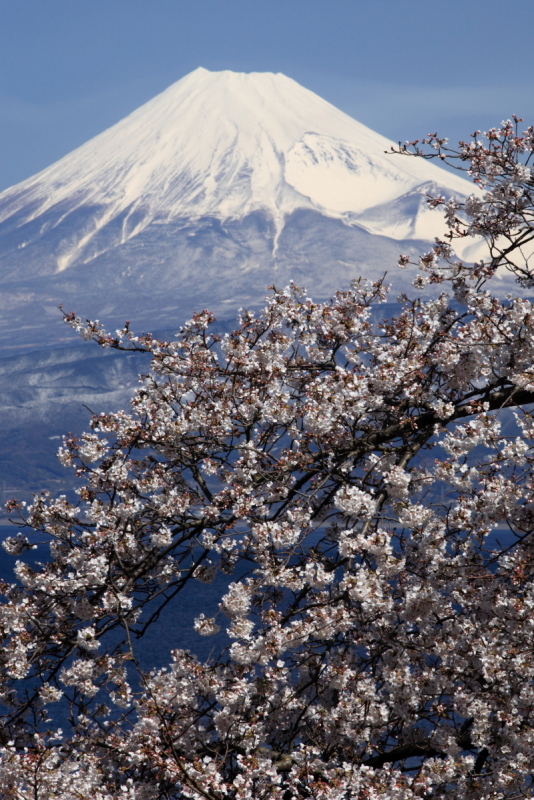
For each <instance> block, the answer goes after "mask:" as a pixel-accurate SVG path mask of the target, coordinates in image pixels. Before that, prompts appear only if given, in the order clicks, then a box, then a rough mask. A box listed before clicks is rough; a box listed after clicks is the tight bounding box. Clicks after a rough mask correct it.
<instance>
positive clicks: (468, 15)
mask: <svg viewBox="0 0 534 800" xmlns="http://www.w3.org/2000/svg"><path fill="white" fill-rule="evenodd" d="M533 40H534V0H499V2H497V1H496V0H485V1H484V2H480V1H479V0H448V1H446V2H435V1H434V0H427V2H422V0H413V1H412V2H410V0H405V2H397V0H366V1H365V2H360V0H87V2H85V1H84V0H0V190H2V189H4V188H6V187H7V186H9V185H11V184H13V183H16V182H18V181H20V180H23V179H24V178H26V177H28V176H30V175H32V174H33V173H35V172H37V171H38V170H40V169H43V168H44V167H46V166H48V164H50V163H52V162H53V161H55V160H56V159H58V158H60V157H61V156H63V155H65V154H66V153H67V152H69V151H70V150H72V149H73V148H74V147H77V146H78V145H80V144H82V143H83V142H85V141H87V139H89V138H91V137H92V136H94V135H96V134H97V133H100V132H101V131H102V130H104V129H105V128H107V127H109V126H110V125H112V124H113V123H115V122H117V121H118V120H119V119H121V118H122V117H123V116H125V115H126V114H128V113H129V112H130V111H132V110H133V109H134V108H136V107H137V106H139V105H141V104H142V103H144V102H146V101H147V100H149V99H150V98H151V97H153V96H154V95H155V94H157V93H158V92H160V91H162V90H163V89H165V88H166V87H167V86H169V85H170V84H171V83H174V81H176V80H178V79H179V78H181V77H182V76H183V75H185V74H186V73H188V72H190V71H191V70H192V69H195V68H196V67H198V66H203V67H206V68H207V69H213V70H218V69H233V70H239V71H245V72H249V71H256V70H259V71H262V70H268V71H272V72H284V73H285V74H286V75H289V76H290V77H292V78H294V79H295V80H297V81H299V82H300V83H302V84H303V85H304V86H307V87H308V88H310V89H312V90H313V91H315V92H317V93H318V94H320V95H322V96H323V97H325V98H326V99H327V100H329V101H330V102H332V103H334V104H335V105H337V106H339V107H340V108H342V109H343V110H344V111H346V112H347V113H349V114H351V115H352V116H354V117H356V118H357V119H358V120H360V121H361V122H363V123H365V124H366V125H369V126H370V127H372V128H374V129H375V130H377V131H379V132H380V133H383V134H385V135H386V136H389V137H390V138H392V139H394V140H398V139H406V138H415V137H416V136H421V135H424V134H426V133H428V132H429V131H430V130H436V129H437V130H439V131H440V132H442V133H443V134H444V135H449V136H450V138H451V139H452V138H455V139H458V138H460V137H467V136H468V135H469V134H470V133H471V131H472V129H474V128H475V127H479V128H483V129H485V128H487V127H490V126H491V125H493V124H497V123H498V122H499V121H500V120H501V119H502V118H503V117H509V116H510V115H511V114H513V113H516V114H519V115H520V116H523V117H524V118H525V122H527V121H528V122H534V90H533V88H532V87H533V77H532V76H533V66H534V45H533Z"/></svg>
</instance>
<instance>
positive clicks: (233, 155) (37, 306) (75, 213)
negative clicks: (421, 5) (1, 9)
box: [0, 68, 471, 344]
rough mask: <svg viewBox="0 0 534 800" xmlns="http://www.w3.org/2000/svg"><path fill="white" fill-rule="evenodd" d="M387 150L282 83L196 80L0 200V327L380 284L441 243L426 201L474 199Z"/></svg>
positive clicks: (171, 318) (161, 320) (158, 317)
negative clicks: (352, 283) (372, 279)
mask: <svg viewBox="0 0 534 800" xmlns="http://www.w3.org/2000/svg"><path fill="white" fill-rule="evenodd" d="M390 145H391V142H389V141H388V140H387V139H385V138H384V137H382V136H380V135H379V134H377V133H375V132H373V131H371V130H370V129H369V128H366V127H365V126H364V125H361V124H360V123H359V122H357V121H356V120H354V119H352V118H351V117H349V116H347V115H346V114H344V113H343V112H341V111H340V110H338V109H337V108H335V107H334V106H332V105H331V104H330V103H328V102H326V101H325V100H323V99H321V98H320V97H318V96H317V95H316V94H314V93H313V92H311V91H309V90H307V89H305V88H303V87H302V86H300V85H299V84H298V83H296V82H295V81H293V80H292V79H290V78H288V77H286V76H285V75H281V74H272V73H251V74H244V73H234V72H229V71H224V72H209V71H208V70H205V69H202V68H199V69H197V70H195V71H194V72H192V73H190V74H189V75H186V76H185V77H184V78H182V79H181V80H179V81H178V82H177V83H175V84H173V85H172V86H171V87H170V88H168V89H167V90H166V91H164V92H162V93H161V94H160V95H158V96H157V97H155V98H154V99H153V100H151V101H149V102H148V103H146V104H145V105H143V106H141V107H140V108H139V109H137V110H136V111H134V112H133V113H132V114H130V115H129V116H128V117H126V118H125V119H123V120H122V121H121V122H119V123H117V124H116V125H114V126H113V127H111V128H109V129H108V130H106V131H104V132H103V133H102V134H100V135H99V136H96V137H95V138H94V139H91V140H90V141H89V142H87V143H86V144H84V145H83V146H82V147H79V148H78V149H77V150H74V151H73V152H72V153H70V154H69V155H67V156H65V157H64V158H62V159H61V160H60V161H58V162H56V163H55V164H53V165H52V166H50V167H48V168H47V169H45V170H43V171H42V172H40V173H38V174H37V175H35V176H33V177H32V178H29V179H28V180H26V181H23V182H22V183H20V184H18V185H16V186H14V187H12V188H10V189H8V190H7V191H5V192H3V193H2V194H1V195H0V249H1V253H2V255H1V256H0V279H1V280H2V284H3V294H2V300H1V301H0V302H1V303H2V305H3V306H4V310H5V312H6V313H5V314H4V327H5V331H6V333H7V328H9V329H10V330H11V332H12V333H13V319H14V318H13V315H12V313H11V312H12V311H13V312H15V311H16V313H17V317H18V319H19V324H18V330H19V334H17V335H16V336H15V338H17V336H19V338H20V339H21V343H22V341H23V340H24V343H27V344H31V342H32V341H33V338H34V334H35V332H36V331H38V330H39V331H40V334H39V337H40V336H41V335H43V334H44V332H45V331H47V333H46V334H45V335H47V336H52V339H54V337H55V336H56V334H53V333H51V331H52V327H51V325H52V323H53V321H54V320H55V319H56V317H55V311H54V308H55V305H56V303H57V302H60V301H63V302H66V303H70V304H73V303H74V304H75V308H76V310H77V311H78V312H81V313H84V312H85V313H87V314H91V315H95V314H97V315H101V316H102V317H105V316H108V317H110V318H112V320H113V321H118V322H120V321H121V320H122V319H123V318H124V317H126V316H127V317H130V318H132V320H133V322H136V323H138V324H142V325H146V326H150V327H153V328H154V327H156V328H157V327H159V328H161V327H163V326H165V325H168V324H171V323H172V324H176V323H177V322H179V321H181V320H180V319H179V317H180V316H181V315H183V314H184V313H185V314H188V313H191V312H192V311H194V310H195V309H196V308H198V307H199V306H200V307H204V306H208V307H212V308H214V310H215V311H216V312H218V313H219V314H221V313H222V314H223V315H225V316H232V315H233V313H234V312H235V309H236V308H237V306H238V305H241V304H243V303H252V304H254V303H256V302H257V301H258V300H259V299H260V297H261V295H262V293H263V292H264V291H265V289H266V287H267V285H268V284H269V283H273V282H274V281H275V282H276V283H277V284H279V283H281V282H283V281H284V282H285V281H286V280H288V279H290V278H293V279H295V280H296V281H297V282H300V283H303V284H305V285H307V287H308V288H309V290H310V291H311V292H312V293H313V294H315V295H317V296H319V297H320V296H325V295H326V294H330V293H331V292H332V291H333V290H335V289H336V288H338V287H339V286H340V285H342V284H343V283H346V282H347V281H348V280H349V279H350V278H351V277H354V276H355V275H357V274H358V273H359V272H362V271H363V272H365V273H367V274H376V273H377V271H379V273H380V274H382V273H383V272H384V269H388V268H390V269H391V268H394V264H395V260H396V257H397V255H398V253H399V251H400V250H401V249H402V250H403V251H406V250H408V251H410V249H411V250H412V251H416V250H418V249H421V245H420V242H421V240H422V241H425V240H426V241H428V240H431V239H432V238H433V237H434V236H435V235H436V234H438V233H440V232H441V227H442V226H441V223H440V216H439V214H437V213H436V212H432V211H430V210H429V209H428V208H427V206H426V202H425V198H426V194H427V193H428V192H429V191H430V192H437V191H439V192H441V193H442V194H445V195H451V194H456V195H465V194H467V193H468V192H469V191H470V190H471V187H470V185H469V184H468V183H467V182H466V181H464V180H463V179H461V178H458V177H456V176H454V175H451V174H450V173H448V172H446V171H444V170H442V169H440V168H439V167H436V166H434V165H433V164H429V163H428V162H423V161H419V160H416V159H409V158H401V157H399V156H394V155H387V154H386V152H385V151H387V150H389V148H390ZM399 240H408V241H407V242H406V243H405V244H403V246H402V247H400V246H399V245H398V244H397V243H396V242H398V241H399ZM177 314H178V319H177ZM28 320H31V325H28ZM52 326H53V325H52ZM15 327H17V325H15ZM32 331H33V333H32ZM1 335H2V326H1V325H0V337H1Z"/></svg>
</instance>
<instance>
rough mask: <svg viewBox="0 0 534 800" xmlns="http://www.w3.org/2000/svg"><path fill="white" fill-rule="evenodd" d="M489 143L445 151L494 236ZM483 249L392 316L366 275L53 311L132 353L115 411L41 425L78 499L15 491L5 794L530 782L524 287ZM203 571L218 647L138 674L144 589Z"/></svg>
mask: <svg viewBox="0 0 534 800" xmlns="http://www.w3.org/2000/svg"><path fill="white" fill-rule="evenodd" d="M529 135H530V134H529V133H528V132H527V133H526V134H525V135H524V137H523V138H521V137H519V138H518V142H519V144H517V148H518V150H517V152H519V151H520V152H522V153H525V152H526V151H527V150H526V148H527V147H529V146H530V145H529V144H528V142H529V141H530V140H529V139H528V136H529ZM512 139H513V137H512V128H510V127H506V126H505V127H504V128H503V129H500V130H499V131H498V132H494V133H491V135H490V148H489V149H490V150H491V152H492V153H493V155H492V158H493V160H491V159H490V157H489V156H488V155H487V154H486V156H484V158H483V154H482V150H481V148H482V145H479V144H477V142H475V145H474V147H471V148H470V149H469V148H467V146H465V148H464V149H462V151H461V156H462V158H463V157H465V158H467V154H470V155H469V159H470V161H469V163H470V165H471V167H470V169H471V172H472V175H473V177H474V178H475V179H476V180H477V181H478V182H479V183H483V184H484V186H485V188H486V189H487V190H488V192H489V194H488V196H487V197H486V199H482V200H481V201H480V202H481V204H482V205H481V206H480V207H477V208H478V211H476V214H477V215H478V216H477V219H478V222H477V223H476V224H477V225H478V226H479V228H480V230H481V231H482V233H483V234H486V233H487V235H488V236H490V237H491V236H493V233H494V227H493V226H494V212H493V211H492V210H491V209H492V208H494V207H495V208H497V206H493V205H492V204H495V203H496V202H497V201H496V197H497V194H495V193H493V194H492V192H494V190H495V192H500V193H501V195H502V197H504V198H505V199H504V200H503V201H502V202H503V203H504V202H506V203H508V202H512V199H510V198H513V197H515V200H513V202H517V203H518V202H519V201H518V199H517V198H518V197H524V195H518V194H517V192H515V194H514V191H512V189H513V187H514V186H516V185H518V182H523V183H524V184H527V185H529V184H528V182H529V180H530V178H529V175H528V174H527V172H526V171H525V170H526V169H527V166H525V165H524V166H525V168H524V169H523V170H520V169H519V168H518V167H517V163H519V162H517V163H516V167H517V168H514V169H515V171H514V172H513V178H510V180H508V179H506V180H508V183H506V181H505V178H504V177H503V175H509V174H511V172H510V173H508V172H506V169H504V168H503V169H504V172H502V171H501V172H499V167H502V163H501V162H500V161H499V159H501V161H502V159H503V158H505V156H506V153H508V156H506V157H512V156H513V158H515V155H514V154H515V153H516V150H514V149H513V147H512V144H513V142H512ZM477 141H478V140H477ZM429 143H430V145H431V147H432V148H434V152H435V153H436V154H438V155H439V154H442V152H443V148H445V147H446V142H445V141H444V140H438V139H437V138H433V139H431V141H430V142H429ZM505 145H506V147H508V150H507V151H506V147H505ZM498 146H499V147H500V148H501V149H500V150H499V149H498ZM533 146H534V145H533ZM514 147H515V145H514ZM503 148H504V149H503ZM521 148H523V149H521ZM486 149H488V148H486ZM504 151H506V153H505V154H504V155H503V152H504ZM510 154H512V156H510ZM510 170H511V167H510ZM514 181H515V183H514ZM505 186H508V189H506V191H505V188H503V187H505ZM527 188H528V186H527ZM503 193H504V194H503ZM501 195H499V196H501ZM473 202H474V201H473ZM521 202H522V201H521ZM506 207H507V206H506ZM470 208H471V207H470ZM473 208H474V206H473ZM499 208H500V207H499ZM503 209H504V206H503V207H502V208H501V210H500V211H499V210H497V211H495V214H496V216H497V217H499V219H500V221H501V222H503V220H502V215H504V218H505V219H504V222H503V225H504V230H505V232H506V235H509V236H510V238H511V239H513V237H514V236H515V235H516V231H519V233H517V235H518V236H519V237H521V236H522V233H521V230H522V229H521V225H519V227H518V226H517V224H516V223H517V217H516V216H513V215H512V216H509V215H508V212H507V211H505V210H503ZM525 209H526V206H525ZM525 209H523V211H522V213H524V215H526V214H527V211H526V210H525ZM471 211H472V208H471ZM469 213H471V212H469ZM473 213H474V212H473ZM447 215H448V216H447V219H448V221H449V225H450V227H451V230H452V232H453V234H455V233H456V232H457V231H458V230H460V228H458V226H459V225H463V224H464V223H463V222H462V223H458V222H457V218H456V215H455V209H453V208H452V206H449V208H448V211H447ZM524 218H525V219H526V218H527V217H526V216H524ZM506 220H508V221H506ZM473 224H474V223H473ZM499 224H501V223H500V222H499ZM506 226H508V227H506ZM501 234H502V231H501ZM501 234H499V235H501ZM514 241H515V240H514ZM440 258H441V259H445V267H443V269H442V271H441V272H440V273H439V275H438V272H437V270H439V269H441V267H439V264H438V262H439V259H440ZM430 262H432V264H430ZM486 267H487V268H486ZM486 267H485V268H484V269H482V268H481V267H480V265H475V266H469V265H464V264H462V263H460V262H458V261H455V260H454V257H453V255H452V254H451V251H449V250H446V248H445V245H437V246H436V249H435V251H434V252H433V254H432V258H431V259H427V261H426V262H425V261H423V264H422V268H423V272H424V274H426V275H428V272H429V270H436V271H435V272H434V273H433V274H434V275H435V277H436V280H438V277H439V282H440V283H442V284H443V289H444V291H443V293H442V294H441V295H440V296H439V297H437V298H432V299H425V298H423V297H422V296H418V297H416V298H414V299H408V298H404V300H403V305H402V308H401V310H400V311H399V312H398V313H397V314H396V315H394V316H392V317H391V318H389V319H386V320H380V317H379V313H380V312H379V309H377V305H379V304H380V303H382V302H383V301H384V300H385V299H386V297H387V288H386V287H385V285H384V284H383V282H382V281H377V282H374V283H373V282H365V281H363V280H357V281H355V282H354V283H353V285H352V287H351V288H350V290H347V291H343V292H338V293H337V294H336V295H335V296H334V297H333V299H332V300H331V301H329V302H326V303H314V302H313V301H312V300H311V299H310V298H308V297H307V296H306V294H305V293H304V292H303V291H301V290H300V289H299V288H298V287H296V286H294V285H290V286H289V287H288V288H287V289H284V290H282V291H279V290H273V291H272V293H271V294H270V295H269V297H268V299H267V303H266V306H265V308H264V309H263V311H262V312H261V313H259V314H258V315H254V314H252V313H251V312H247V311H243V312H242V314H241V318H240V322H239V327H238V328H237V329H236V330H235V331H234V332H232V333H229V334H227V335H225V336H222V337H220V336H218V335H215V334H213V333H211V330H212V329H213V328H212V323H213V318H212V317H211V315H210V314H209V313H208V312H202V313H201V314H198V315H197V316H195V317H194V318H193V319H192V320H191V321H190V322H189V323H187V324H186V325H185V326H184V328H183V329H182V330H181V331H180V333H179V334H178V335H177V337H176V338H175V339H173V340H172V341H161V340H158V339H156V338H154V337H152V336H150V335H145V336H142V337H138V336H135V335H134V334H133V333H132V332H131V331H130V328H129V326H128V325H126V326H125V327H124V328H123V329H122V330H120V331H117V332H116V333H115V334H109V333H106V332H105V331H104V330H103V329H102V327H101V326H100V324H99V323H98V322H90V321H88V322H83V321H82V320H81V319H79V318H78V317H76V316H75V315H71V314H67V315H66V320H67V322H68V323H69V324H71V325H72V326H73V327H74V328H75V329H77V330H79V331H80V333H81V334H82V335H83V336H84V337H85V338H87V339H93V340H96V341H97V342H98V343H99V344H101V345H103V346H106V347H114V348H117V349H122V350H132V349H135V350H141V351H144V352H146V353H147V354H148V355H149V356H150V358H151V369H150V371H148V372H147V374H146V375H144V376H142V377H141V378H140V383H139V387H138V389H137V391H136V393H135V395H134V397H133V399H132V403H131V408H130V409H129V411H120V412H117V413H109V414H100V415H96V416H95V417H93V419H92V423H91V427H92V430H91V431H90V432H89V433H86V434H84V435H83V436H81V437H80V438H76V437H66V438H65V441H64V444H63V447H62V448H61V450H60V458H61V460H62V461H63V462H64V464H65V465H66V466H67V468H69V469H74V470H75V471H76V473H77V475H78V477H79V478H80V481H81V488H80V490H79V497H78V500H77V501H76V502H71V501H69V500H68V499H67V498H66V497H65V496H60V497H57V498H54V497H51V496H49V495H47V494H40V495H38V496H36V497H35V499H34V501H33V503H32V504H31V505H29V506H25V505H24V504H18V503H16V502H15V501H13V502H12V503H10V504H9V511H10V513H11V514H12V515H13V516H15V515H16V514H17V513H18V514H19V527H20V528H21V532H20V534H18V535H15V536H13V537H10V538H9V539H8V540H7V542H6V543H5V548H6V550H7V552H8V553H10V554H12V555H13V556H14V558H15V559H16V561H15V575H16V580H14V581H13V583H12V584H8V583H4V584H2V586H1V587H0V588H1V591H2V594H3V597H4V602H3V603H2V605H1V606H0V633H1V637H2V648H1V650H0V660H1V664H2V670H1V671H0V698H1V708H0V711H1V713H2V717H1V720H0V785H2V787H3V789H2V791H3V797H6V798H13V799H15V798H16V800H29V798H40V800H51V799H52V798H55V797H61V798H65V800H70V799H71V798H72V800H74V798H76V800H89V798H93V799H94V800H118V798H128V800H171V798H172V800H178V799H179V800H182V798H192V800H202V799H203V800H227V799H228V800H256V799H258V800H259V799H260V798H261V800H264V799H265V800H267V799H268V800H289V799H290V798H317V800H353V799H354V800H356V798H357V799H358V800H360V798H361V799H363V798H366V799H367V798H371V799H372V798H379V797H380V798H391V800H393V798H395V800H397V798H403V800H412V799H413V800H415V798H428V797H435V798H438V797H443V798H445V797H450V796H452V795H454V796H456V797H459V798H465V800H497V799H501V798H502V800H504V799H505V798H517V797H528V796H532V793H533V790H534V787H533V784H532V775H533V774H534V651H533V648H532V639H533V637H534V581H533V576H534V538H533V533H534V471H533V467H534V442H533V434H534V416H533V413H532V406H533V404H534V369H533V366H532V365H533V363H534V308H533V304H532V302H531V301H529V300H528V299H526V298H524V297H509V298H507V299H504V300H503V299H499V298H498V296H497V295H496V294H495V293H494V292H493V291H492V280H491V279H492V275H493V273H494V272H495V270H494V269H493V267H494V265H492V264H490V265H489V266H488V265H486ZM459 287H462V288H461V290H460V288H459ZM377 320H378V321H377ZM43 541H44V542H46V543H47V544H48V546H49V548H50V556H49V558H48V559H47V560H46V561H45V562H44V563H41V564H37V565H35V564H32V565H30V564H29V563H28V562H27V561H25V560H24V554H25V553H26V551H28V550H29V549H31V548H33V547H35V545H36V544H38V543H40V542H43ZM219 573H221V574H222V575H224V576H226V577H227V580H226V583H225V587H224V589H222V590H221V596H220V602H219V607H218V609H217V610H216V612H215V613H213V612H212V613H211V615H210V616H207V614H204V613H200V614H199V616H198V617H197V619H196V620H195V623H194V628H195V630H196V631H197V632H198V633H199V634H200V635H203V636H210V635H212V634H216V633H217V632H219V631H220V630H221V629H222V630H224V631H225V632H226V634H227V636H228V641H229V644H228V646H227V648H226V649H225V650H223V652H221V653H220V654H217V652H216V650H214V651H213V654H212V656H210V658H209V659H207V660H204V661H203V660H201V659H199V658H198V657H197V656H195V655H194V654H192V653H191V652H189V651H187V650H184V649H174V650H173V651H172V652H170V653H169V663H168V665H167V666H166V667H164V668H157V669H156V668H155V669H152V670H151V671H150V672H148V673H146V672H143V671H142V670H141V669H140V668H139V660H138V659H139V653H140V652H141V651H142V648H143V641H144V640H143V635H144V634H145V632H146V631H147V630H148V629H149V628H150V626H152V625H153V624H154V623H155V622H156V621H157V619H158V615H159V613H160V611H162V610H163V608H167V609H168V607H169V606H172V605H173V604H174V605H175V607H176V604H178V606H177V607H178V608H179V602H180V592H181V591H182V589H183V588H184V587H186V586H188V585H189V584H190V583H191V582H195V583H196V585H197V587H198V590H199V593H202V591H203V585H204V584H206V583H210V582H212V581H214V580H215V578H216V576H217V575H218V574H219ZM217 585H218V584H217Z"/></svg>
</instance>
